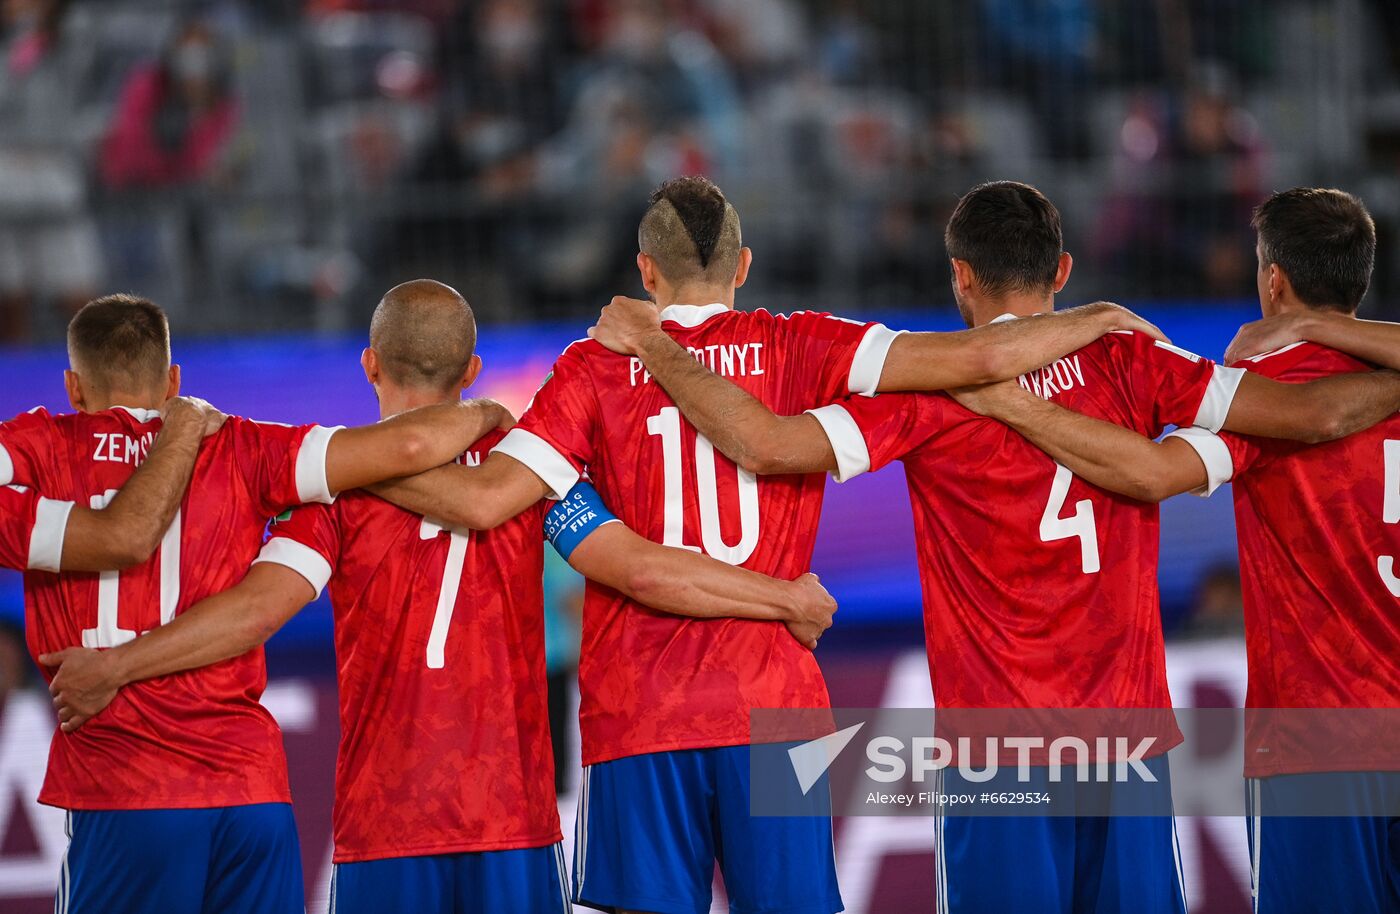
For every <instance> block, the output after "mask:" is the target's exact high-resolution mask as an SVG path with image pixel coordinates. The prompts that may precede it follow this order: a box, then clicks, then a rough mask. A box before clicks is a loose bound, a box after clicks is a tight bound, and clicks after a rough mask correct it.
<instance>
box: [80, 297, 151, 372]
mask: <svg viewBox="0 0 1400 914" xmlns="http://www.w3.org/2000/svg"><path fill="white" fill-rule="evenodd" d="M68 360H69V361H70V362H71V363H72V365H73V370H75V371H77V372H78V373H79V374H81V375H83V376H84V377H87V378H89V379H90V380H91V381H92V382H93V383H94V384H96V385H98V386H99V387H101V388H103V389H104V390H109V391H110V390H124V391H136V390H143V389H146V388H149V387H152V386H155V385H157V384H160V383H162V381H163V379H164V378H165V376H166V375H167V374H168V373H169V371H170V322H169V321H168V320H167V319H166V317H165V312H164V311H162V310H161V309H160V307H159V306H158V305H156V304H155V303H153V302H151V301H149V300H147V299H144V298H140V297H138V296H135V295H105V296H103V297H102V298H98V299H94V300H93V301H90V302H88V303H87V304H86V305H84V306H83V307H82V309H81V310H79V311H78V313H77V314H75V315H74V316H73V320H71V321H70V322H69V323H68Z"/></svg>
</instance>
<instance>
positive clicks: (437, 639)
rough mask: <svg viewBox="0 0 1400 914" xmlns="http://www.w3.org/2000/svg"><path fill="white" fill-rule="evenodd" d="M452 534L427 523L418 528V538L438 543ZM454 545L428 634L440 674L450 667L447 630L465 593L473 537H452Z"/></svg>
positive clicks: (430, 655) (432, 659)
mask: <svg viewBox="0 0 1400 914" xmlns="http://www.w3.org/2000/svg"><path fill="white" fill-rule="evenodd" d="M447 532H448V531H446V530H444V529H443V528H441V527H439V526H438V525H437V524H435V523H433V522H432V521H430V520H428V519H427V518H424V519H423V523H422V525H421V526H420V527H419V528H418V538H419V539H424V540H431V539H436V538H437V537H438V535H439V534H442V533H447ZM449 535H450V536H451V542H450V543H449V544H448V546H447V566H446V567H445V568H443V569H442V587H441V588H440V589H439V590H438V598H437V609H436V610H435V611H434V612H433V627H432V630H431V631H430V632H429V633H428V669H430V670H440V669H442V668H443V667H444V666H446V664H447V629H448V626H450V625H451V624H452V610H453V609H454V608H455V607H456V606H457V597H458V595H459V594H460V593H461V592H462V568H463V566H465V565H466V563H467V547H468V546H470V545H471V535H470V534H467V533H456V532H453V533H450V534H449Z"/></svg>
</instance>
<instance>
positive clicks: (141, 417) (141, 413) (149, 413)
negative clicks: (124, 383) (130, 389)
mask: <svg viewBox="0 0 1400 914" xmlns="http://www.w3.org/2000/svg"><path fill="white" fill-rule="evenodd" d="M112 409H119V410H121V411H122V412H124V413H129V414H130V415H131V417H132V418H134V419H135V420H136V421H137V422H150V421H151V420H152V419H159V418H160V410H158V409H137V408H135V407H134V406H121V405H120V404H118V405H117V406H114V407H112Z"/></svg>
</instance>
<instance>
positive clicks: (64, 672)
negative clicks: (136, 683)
mask: <svg viewBox="0 0 1400 914" xmlns="http://www.w3.org/2000/svg"><path fill="white" fill-rule="evenodd" d="M39 662H40V663H41V664H43V665H44V666H46V667H50V668H53V667H56V668H57V669H58V672H57V673H55V674H54V678H53V682H51V683H49V694H51V695H52V696H53V706H54V708H55V709H56V710H57V711H58V720H59V723H60V725H61V726H62V728H63V732H64V733H72V732H73V731H74V730H77V729H78V728H79V727H81V726H82V725H83V724H85V723H87V722H88V721H89V720H91V719H92V718H93V717H94V716H96V715H97V714H98V713H100V712H101V711H102V709H103V708H105V707H107V706H108V705H109V704H111V703H112V699H113V698H116V697H117V690H118V689H119V688H120V687H121V682H120V681H119V680H118V677H117V676H116V673H115V667H114V665H113V663H112V660H111V654H110V653H109V652H105V651H95V650H92V649H90V648H85V647H70V648H65V649H64V650H61V651H57V652H55V653H52V654H40V655H39Z"/></svg>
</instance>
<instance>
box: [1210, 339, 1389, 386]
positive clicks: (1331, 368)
mask: <svg viewBox="0 0 1400 914" xmlns="http://www.w3.org/2000/svg"><path fill="white" fill-rule="evenodd" d="M1234 367H1236V368H1243V369H1245V370H1246V371H1252V372H1254V373H1255V374H1259V375H1263V376H1264V377H1266V378H1274V379H1290V380H1291V379H1306V378H1314V377H1320V376H1322V375H1327V374H1338V373H1341V372H1349V371H1367V370H1369V369H1372V368H1374V367H1375V366H1373V365H1370V364H1368V363H1366V362H1363V361H1361V360H1360V359H1358V358H1355V357H1354V356H1350V355H1347V354H1346V353H1344V352H1340V351H1338V350H1336V349H1330V348H1328V347H1327V346H1320V345H1318V344H1317V343H1308V342H1299V343H1291V344H1289V345H1287V346H1284V347H1282V348H1279V349H1274V350H1272V351H1270V352H1264V353H1260V354H1259V355H1256V356H1251V357H1250V358H1247V359H1242V360H1240V361H1239V362H1236V363H1235V366H1234Z"/></svg>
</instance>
